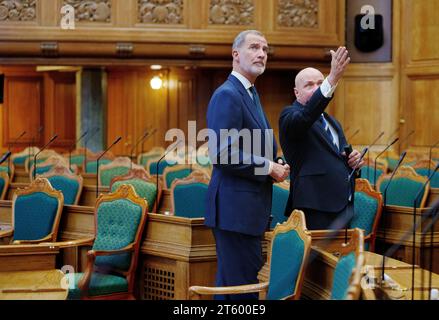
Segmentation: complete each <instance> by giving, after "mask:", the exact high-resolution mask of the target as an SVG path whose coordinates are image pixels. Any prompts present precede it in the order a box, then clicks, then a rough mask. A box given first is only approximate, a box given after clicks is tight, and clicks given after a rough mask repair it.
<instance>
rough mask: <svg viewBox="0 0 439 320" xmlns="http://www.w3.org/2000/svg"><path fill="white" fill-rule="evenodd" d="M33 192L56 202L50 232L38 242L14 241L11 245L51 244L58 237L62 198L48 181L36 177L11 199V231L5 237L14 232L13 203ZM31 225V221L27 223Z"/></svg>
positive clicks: (18, 190) (60, 193)
mask: <svg viewBox="0 0 439 320" xmlns="http://www.w3.org/2000/svg"><path fill="white" fill-rule="evenodd" d="M35 192H43V193H45V194H47V195H49V196H51V197H55V198H57V200H58V209H57V211H56V214H55V219H54V221H53V226H52V231H51V232H50V233H49V234H48V235H47V236H45V237H44V238H41V239H38V240H16V241H14V242H13V244H37V243H42V242H53V241H56V237H57V235H58V228H59V222H60V220H61V213H62V210H63V206H64V196H63V194H62V192H61V191H58V190H55V189H53V188H52V186H51V185H50V182H49V180H47V179H46V178H41V177H38V178H36V179H35V180H34V181H32V182H31V183H30V184H29V186H28V187H26V188H24V189H17V191H16V192H15V193H14V196H13V198H12V204H13V205H12V230H10V231H9V232H10V234H9V235H7V236H12V235H13V232H14V226H15V205H14V204H15V202H16V201H17V198H18V197H20V196H24V195H29V194H32V193H35ZM29 223H32V221H29Z"/></svg>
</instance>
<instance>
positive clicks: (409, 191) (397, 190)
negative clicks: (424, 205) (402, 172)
mask: <svg viewBox="0 0 439 320" xmlns="http://www.w3.org/2000/svg"><path fill="white" fill-rule="evenodd" d="M388 181H389V180H388V179H387V180H384V181H383V182H382V183H381V185H380V192H382V193H383V197H384V190H385V188H386V186H387V184H388ZM422 186H423V183H422V182H418V181H414V180H410V179H407V178H394V179H393V180H392V182H391V183H390V186H389V188H388V189H387V194H386V205H394V206H402V207H411V208H413V202H414V201H415V196H416V195H417V193H418V192H419V190H420V189H421V187H422ZM424 192H425V190H424ZM421 201H422V196H419V199H418V201H417V203H416V207H418V208H419V206H420V204H421Z"/></svg>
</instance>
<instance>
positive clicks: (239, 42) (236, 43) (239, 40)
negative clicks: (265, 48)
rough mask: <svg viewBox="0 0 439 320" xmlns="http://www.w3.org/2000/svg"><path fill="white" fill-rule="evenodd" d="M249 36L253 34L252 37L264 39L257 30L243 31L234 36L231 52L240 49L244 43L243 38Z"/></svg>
mask: <svg viewBox="0 0 439 320" xmlns="http://www.w3.org/2000/svg"><path fill="white" fill-rule="evenodd" d="M249 34H254V35H257V36H260V37H264V38H265V36H264V35H263V34H262V33H261V32H260V31H258V30H245V31H242V32H241V33H239V34H238V35H237V36H236V38H235V40H234V41H233V45H232V50H235V49H239V48H241V47H242V45H243V44H244V42H245V38H246V37H247V35H249Z"/></svg>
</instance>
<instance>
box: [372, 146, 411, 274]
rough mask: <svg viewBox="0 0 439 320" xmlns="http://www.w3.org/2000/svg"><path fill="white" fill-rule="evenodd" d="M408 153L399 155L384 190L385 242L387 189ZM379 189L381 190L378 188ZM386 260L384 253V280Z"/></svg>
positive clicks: (384, 230) (384, 232)
mask: <svg viewBox="0 0 439 320" xmlns="http://www.w3.org/2000/svg"><path fill="white" fill-rule="evenodd" d="M406 155H407V151H404V152H403V153H402V154H401V156H400V157H399V161H398V164H397V165H396V167H395V170H393V172H392V175H391V176H390V179H389V182H387V185H386V188H385V189H384V192H383V202H384V204H383V205H384V210H383V218H384V221H383V224H384V228H383V242H384V243H385V242H386V217H387V215H386V214H385V211H386V210H385V209H386V205H387V203H386V202H387V189H389V186H390V183H391V182H392V179H393V177H394V176H395V173H396V171H398V168H399V166H400V165H401V163H402V161H404V158H405V156H406ZM377 191H379V190H377ZM385 260H386V255H385V254H384V255H383V268H382V270H383V274H382V280H383V281H384V272H385Z"/></svg>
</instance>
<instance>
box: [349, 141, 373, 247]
mask: <svg viewBox="0 0 439 320" xmlns="http://www.w3.org/2000/svg"><path fill="white" fill-rule="evenodd" d="M368 151H369V148H368V147H366V148H364V149H363V151H362V152H361V156H360V159H358V160H357V162H356V163H355V166H354V168H353V169H352V171H351V173H350V174H349V176H348V184H349V189H350V186H351V179H352V177H353V176H354V174H355V171H356V170H357V169H358V165H359V164H360V163H361V160H363V158H364V156H365V155H366V153H367V152H368ZM354 193H355V189H354V190H351V193H350V195H349V198H351V199H352V201H354V199H353V196H354ZM349 198H348V199H349ZM348 208H349V204H348ZM351 209H352V208H351ZM352 217H353V213H352V215H351V219H352ZM349 222H350V220H349ZM348 228H349V223H348V222H346V227H345V243H348Z"/></svg>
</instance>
